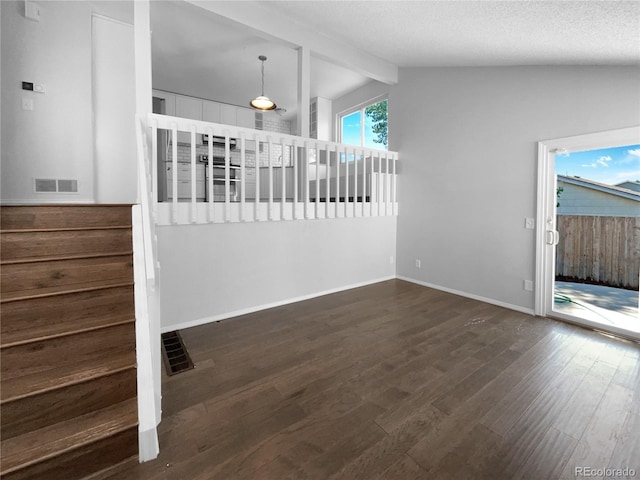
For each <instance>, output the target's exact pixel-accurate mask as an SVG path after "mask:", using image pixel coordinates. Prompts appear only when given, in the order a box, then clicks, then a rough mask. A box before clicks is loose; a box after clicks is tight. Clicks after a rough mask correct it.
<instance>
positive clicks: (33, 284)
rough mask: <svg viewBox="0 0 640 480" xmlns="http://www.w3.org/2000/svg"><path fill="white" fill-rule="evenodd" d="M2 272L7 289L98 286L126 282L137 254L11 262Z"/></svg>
mask: <svg viewBox="0 0 640 480" xmlns="http://www.w3.org/2000/svg"><path fill="white" fill-rule="evenodd" d="M0 275H1V280H2V282H1V288H2V291H3V292H24V291H31V292H32V293H33V294H37V293H38V292H37V290H38V289H48V288H59V289H64V288H69V287H71V288H72V287H79V286H82V285H86V284H88V283H90V284H91V285H94V286H95V285H98V284H101V283H104V284H105V285H108V284H110V283H111V284H112V283H115V282H122V283H126V282H130V281H131V279H132V278H133V256H132V255H118V256H111V257H101V258H82V259H73V260H58V261H50V262H36V263H18V264H13V265H11V264H10V265H3V267H2V272H1V274H0Z"/></svg>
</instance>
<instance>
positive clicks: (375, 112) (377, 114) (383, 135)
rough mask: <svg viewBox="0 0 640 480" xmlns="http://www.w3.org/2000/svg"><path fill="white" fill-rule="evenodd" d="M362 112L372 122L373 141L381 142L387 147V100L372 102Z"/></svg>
mask: <svg viewBox="0 0 640 480" xmlns="http://www.w3.org/2000/svg"><path fill="white" fill-rule="evenodd" d="M364 113H365V115H366V116H367V117H369V119H370V120H371V122H372V125H371V130H372V131H373V133H374V135H375V138H374V139H373V141H374V142H375V143H381V144H382V145H384V146H385V148H386V147H387V101H386V100H383V101H382V102H378V103H374V104H373V105H369V106H368V107H367V108H365V109H364Z"/></svg>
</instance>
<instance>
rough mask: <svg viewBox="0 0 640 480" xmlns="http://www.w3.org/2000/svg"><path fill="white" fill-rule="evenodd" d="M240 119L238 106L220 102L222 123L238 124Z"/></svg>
mask: <svg viewBox="0 0 640 480" xmlns="http://www.w3.org/2000/svg"><path fill="white" fill-rule="evenodd" d="M237 121H238V107H236V106H235V105H227V104H226V103H221V104H220V123H224V124H225V125H236V122H237Z"/></svg>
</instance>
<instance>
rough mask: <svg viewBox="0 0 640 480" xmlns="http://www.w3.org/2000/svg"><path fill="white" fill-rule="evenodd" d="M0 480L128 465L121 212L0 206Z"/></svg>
mask: <svg viewBox="0 0 640 480" xmlns="http://www.w3.org/2000/svg"><path fill="white" fill-rule="evenodd" d="M0 247H1V250H0V263H1V271H0V277H1V285H0V288H1V290H0V302H1V304H0V315H1V317H0V318H1V319H0V325H1V332H2V336H1V337H0V361H1V377H0V387H1V388H0V414H1V418H0V438H1V440H2V442H1V446H0V449H1V450H0V476H1V477H2V479H3V480H5V479H6V480H16V479H36V478H37V479H45V478H46V479H47V480H57V479H65V480H70V479H81V478H84V477H87V476H89V475H92V474H94V473H95V472H99V471H101V470H104V469H107V468H109V467H111V466H113V465H115V464H118V463H120V462H122V461H125V460H128V459H130V458H131V457H137V455H138V428H137V424H138V411H137V398H136V353H135V346H136V345H135V320H134V297H133V295H134V294H133V253H132V240H131V207H130V206H128V205H118V206H107V205H81V206H74V205H47V206H3V207H0Z"/></svg>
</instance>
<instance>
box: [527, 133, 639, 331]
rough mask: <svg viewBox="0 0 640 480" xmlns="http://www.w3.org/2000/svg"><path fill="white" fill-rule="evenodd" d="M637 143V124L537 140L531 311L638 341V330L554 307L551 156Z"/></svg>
mask: <svg viewBox="0 0 640 480" xmlns="http://www.w3.org/2000/svg"><path fill="white" fill-rule="evenodd" d="M638 143H640V126H634V127H629V128H622V129H618V130H609V131H605V132H597V133H590V134H586V135H577V136H572V137H564V138H556V139H552V140H545V141H541V142H538V188H537V216H536V282H535V291H534V293H535V304H534V312H535V314H536V315H538V316H543V317H546V316H549V317H555V318H559V319H561V320H566V321H568V322H571V323H577V324H580V325H583V326H586V327H589V328H593V329H596V330H604V331H607V332H610V333H613V334H615V335H618V336H622V337H627V338H631V339H634V340H640V333H638V332H632V331H629V330H625V329H621V328H618V327H615V326H611V325H602V324H600V323H598V322H594V321H591V320H588V319H585V318H581V317H576V316H573V315H569V314H567V313H564V312H559V311H556V310H554V308H553V307H554V289H555V259H556V258H555V256H556V244H557V239H558V232H557V230H556V201H557V200H556V173H555V156H556V154H558V153H571V152H578V151H583V150H597V149H601V148H611V147H619V146H625V145H635V144H638Z"/></svg>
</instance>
